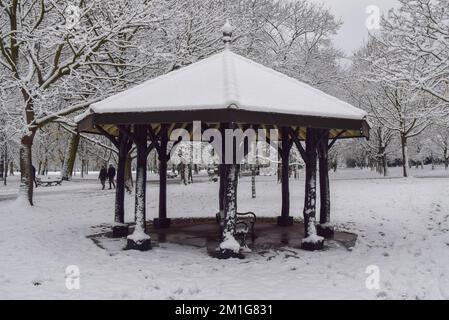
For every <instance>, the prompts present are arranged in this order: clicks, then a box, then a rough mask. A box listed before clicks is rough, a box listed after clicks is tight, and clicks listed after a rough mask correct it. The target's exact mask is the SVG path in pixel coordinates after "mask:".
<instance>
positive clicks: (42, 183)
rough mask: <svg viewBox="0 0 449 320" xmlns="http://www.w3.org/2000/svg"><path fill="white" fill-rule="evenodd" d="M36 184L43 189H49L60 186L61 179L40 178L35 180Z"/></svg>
mask: <svg viewBox="0 0 449 320" xmlns="http://www.w3.org/2000/svg"><path fill="white" fill-rule="evenodd" d="M36 182H37V185H38V186H43V187H51V186H53V185H55V186H60V185H61V184H62V179H51V178H48V179H42V178H36Z"/></svg>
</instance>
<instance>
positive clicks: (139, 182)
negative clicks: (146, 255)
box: [127, 125, 151, 251]
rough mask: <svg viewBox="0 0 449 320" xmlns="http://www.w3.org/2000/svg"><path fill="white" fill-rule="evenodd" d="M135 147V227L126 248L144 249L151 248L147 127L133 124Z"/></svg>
mask: <svg viewBox="0 0 449 320" xmlns="http://www.w3.org/2000/svg"><path fill="white" fill-rule="evenodd" d="M134 135H135V136H136V141H135V143H136V147H137V170H136V171H137V172H136V197H135V211H134V212H135V222H136V225H135V228H134V232H133V234H131V235H129V236H128V238H127V239H128V243H127V249H134V250H141V251H146V250H149V249H151V238H150V236H149V235H148V234H146V232H145V231H146V183H147V152H146V151H147V150H146V149H147V127H146V126H145V125H135V126H134Z"/></svg>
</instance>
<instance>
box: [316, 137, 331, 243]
mask: <svg viewBox="0 0 449 320" xmlns="http://www.w3.org/2000/svg"><path fill="white" fill-rule="evenodd" d="M319 135H320V136H322V138H321V139H320V141H319V142H318V159H319V174H320V223H319V224H318V225H317V226H316V228H317V234H318V235H319V236H322V237H325V238H332V237H333V236H334V228H333V226H332V225H331V224H330V203H331V202H330V188H329V164H328V161H329V143H328V140H329V138H328V137H329V130H321V133H320V134H319Z"/></svg>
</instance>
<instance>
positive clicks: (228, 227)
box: [216, 164, 243, 259]
mask: <svg viewBox="0 0 449 320" xmlns="http://www.w3.org/2000/svg"><path fill="white" fill-rule="evenodd" d="M225 166H226V178H225V197H224V212H225V215H224V216H225V224H224V228H223V230H222V235H221V238H222V241H221V243H220V246H219V248H218V249H219V253H218V254H217V255H216V257H217V258H219V259H228V258H242V257H243V256H242V255H241V254H240V244H239V242H238V241H237V240H236V239H235V237H234V236H235V228H236V225H235V219H236V214H237V185H238V176H239V171H240V165H238V164H226V165H225Z"/></svg>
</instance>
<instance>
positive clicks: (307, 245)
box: [301, 128, 324, 251]
mask: <svg viewBox="0 0 449 320" xmlns="http://www.w3.org/2000/svg"><path fill="white" fill-rule="evenodd" d="M318 140H319V137H318V131H317V130H316V129H313V128H308V129H307V133H306V150H305V151H306V158H307V161H306V180H305V196H304V228H305V237H304V239H302V242H301V248H302V249H304V250H309V251H314V250H321V249H323V246H324V241H323V240H324V239H323V237H320V236H318V235H317V231H316V226H315V224H316V217H315V216H316V169H317V146H318Z"/></svg>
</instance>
